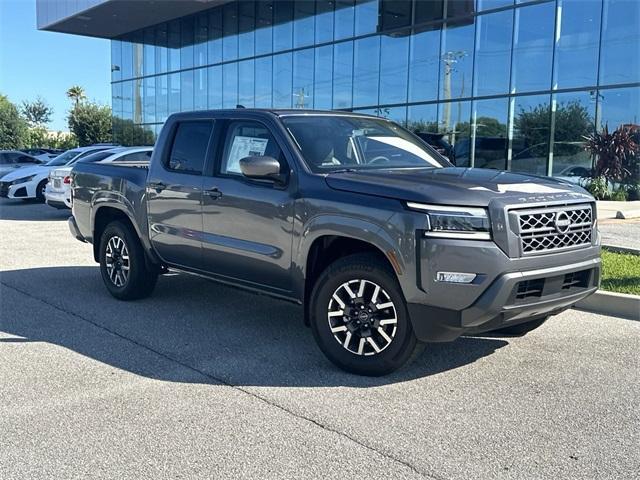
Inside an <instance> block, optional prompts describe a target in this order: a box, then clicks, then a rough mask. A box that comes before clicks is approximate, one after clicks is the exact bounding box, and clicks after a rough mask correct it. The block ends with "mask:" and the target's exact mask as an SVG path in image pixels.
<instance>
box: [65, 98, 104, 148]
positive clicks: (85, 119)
mask: <svg viewBox="0 0 640 480" xmlns="http://www.w3.org/2000/svg"><path fill="white" fill-rule="evenodd" d="M68 121H69V130H71V132H73V134H74V135H75V136H76V138H77V140H78V143H79V144H80V146H82V147H84V146H86V145H92V144H94V143H106V142H110V141H111V109H110V108H109V107H107V106H104V105H98V104H96V103H92V102H82V103H78V104H77V105H76V106H75V107H74V108H73V110H71V112H69V117H68Z"/></svg>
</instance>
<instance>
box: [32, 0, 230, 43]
mask: <svg viewBox="0 0 640 480" xmlns="http://www.w3.org/2000/svg"><path fill="white" fill-rule="evenodd" d="M54 1H56V0H54ZM58 1H59V0H58ZM229 1H230V0H92V1H90V2H86V4H87V5H88V6H89V8H84V9H83V8H77V9H75V10H76V11H72V12H64V14H63V15H64V16H62V17H61V18H54V19H53V21H51V22H50V23H46V24H40V22H38V28H39V29H40V30H47V31H50V32H61V33H71V34H75V35H82V36H87V37H99V38H117V37H119V36H121V35H124V34H127V33H130V32H133V31H134V30H139V29H141V28H145V27H148V26H151V25H156V24H158V23H162V22H166V21H169V20H173V19H175V18H179V17H184V16H186V15H191V14H193V13H197V12H199V11H201V10H206V9H208V8H211V7H215V6H216V5H220V4H223V3H227V2H229ZM52 3H53V2H52V1H51V0H38V2H37V7H38V10H40V9H46V8H49V6H50V5H51V4H52ZM79 3H82V2H79ZM38 17H39V18H40V12H38Z"/></svg>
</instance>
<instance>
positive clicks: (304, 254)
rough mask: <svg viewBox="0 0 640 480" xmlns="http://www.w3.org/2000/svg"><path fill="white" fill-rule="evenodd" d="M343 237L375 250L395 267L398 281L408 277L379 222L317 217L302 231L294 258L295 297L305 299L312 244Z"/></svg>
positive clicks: (388, 236)
mask: <svg viewBox="0 0 640 480" xmlns="http://www.w3.org/2000/svg"><path fill="white" fill-rule="evenodd" d="M328 235H330V236H340V237H347V238H352V239H354V240H361V241H363V242H366V243H369V244H371V245H373V246H374V247H376V248H377V249H378V250H380V252H381V253H382V254H383V255H384V256H385V257H387V258H388V259H389V261H390V263H391V264H392V265H393V266H394V268H395V270H396V274H397V275H398V279H399V280H400V278H401V277H402V276H405V275H404V273H405V272H406V265H405V263H404V260H403V258H402V255H400V252H399V251H398V249H397V247H396V243H395V242H394V241H393V238H392V237H391V235H389V233H388V232H387V231H386V230H385V229H384V228H383V227H382V226H381V225H378V224H377V223H375V222H373V221H370V220H365V219H362V218H356V217H352V216H348V215H335V214H330V215H317V216H315V217H313V218H312V219H310V220H309V221H308V222H307V223H306V224H305V226H304V227H303V229H302V233H301V235H300V236H299V242H298V245H297V248H295V250H294V255H293V269H292V270H293V276H294V282H293V286H294V287H293V288H294V293H295V295H296V297H298V298H301V299H303V298H304V286H305V279H306V277H307V271H306V270H307V258H308V256H309V251H310V250H311V246H312V245H313V242H314V241H315V240H317V239H318V238H320V237H323V236H328Z"/></svg>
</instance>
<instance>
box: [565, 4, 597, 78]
mask: <svg viewBox="0 0 640 480" xmlns="http://www.w3.org/2000/svg"><path fill="white" fill-rule="evenodd" d="M601 10H602V2H601V1H598V0H586V1H583V2H582V1H576V0H559V2H558V11H557V22H558V23H557V25H556V51H555V55H554V66H553V72H554V74H553V77H554V81H553V87H554V88H574V87H587V86H590V85H596V83H597V73H598V71H597V69H596V68H585V67H586V66H587V65H592V66H593V65H597V64H598V44H599V42H600V12H601Z"/></svg>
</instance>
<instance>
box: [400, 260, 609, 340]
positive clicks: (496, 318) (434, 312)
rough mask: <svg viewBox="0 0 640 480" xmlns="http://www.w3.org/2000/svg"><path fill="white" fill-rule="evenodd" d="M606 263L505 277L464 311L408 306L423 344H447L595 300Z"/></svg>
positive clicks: (582, 262)
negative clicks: (601, 271)
mask: <svg viewBox="0 0 640 480" xmlns="http://www.w3.org/2000/svg"><path fill="white" fill-rule="evenodd" d="M600 270H601V263H600V258H599V257H598V258H591V259H588V260H584V261H581V262H577V263H572V264H569V265H561V266H554V267H548V268H541V269H536V270H529V271H518V272H510V273H505V274H503V275H500V276H498V277H497V278H496V279H495V280H494V281H493V282H492V283H491V285H490V286H489V287H488V288H487V289H486V290H485V291H484V292H483V293H482V294H481V295H480V296H479V297H478V298H477V300H476V301H475V302H474V303H473V304H471V305H470V306H469V307H467V308H464V309H462V310H454V309H449V308H442V307H437V306H433V305H426V304H420V303H409V304H408V305H407V307H408V310H409V315H410V318H411V322H412V325H413V329H414V332H415V334H416V336H417V338H418V340H420V341H424V342H446V341H451V340H455V339H456V338H457V337H459V336H460V335H463V334H470V333H481V332H487V331H491V330H495V329H497V328H501V327H505V326H510V325H516V324H518V323H524V322H527V321H530V320H533V319H535V318H540V317H544V316H547V315H555V314H557V313H560V312H562V311H563V310H566V309H568V308H570V307H571V306H573V305H575V304H576V303H577V302H579V301H580V300H582V299H583V298H585V297H588V296H589V295H591V294H593V293H594V292H595V291H596V290H597V289H598V286H599V284H600Z"/></svg>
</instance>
